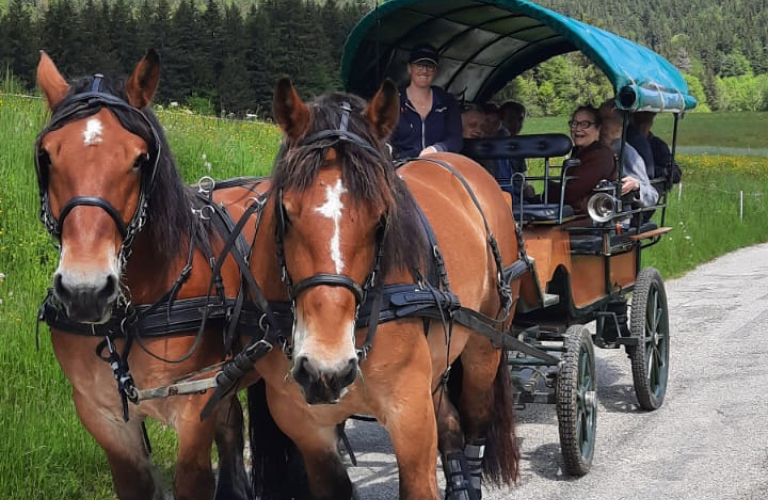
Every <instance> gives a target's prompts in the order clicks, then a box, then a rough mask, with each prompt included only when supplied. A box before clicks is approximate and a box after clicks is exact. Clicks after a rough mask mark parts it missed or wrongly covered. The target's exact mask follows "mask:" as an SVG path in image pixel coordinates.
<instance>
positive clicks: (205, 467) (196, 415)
mask: <svg viewBox="0 0 768 500" xmlns="http://www.w3.org/2000/svg"><path fill="white" fill-rule="evenodd" d="M204 404H205V400H204V397H201V396H199V395H198V396H190V397H189V398H187V400H186V401H180V407H179V409H178V410H177V411H174V412H173V414H174V416H175V418H173V420H172V421H173V422H174V424H175V427H176V432H177V433H178V436H179V449H178V455H177V459H176V473H175V475H174V478H173V495H174V500H210V499H212V498H213V495H214V487H215V478H214V475H213V468H212V467H211V448H212V446H213V439H214V435H215V432H216V423H217V419H218V418H219V415H218V412H221V411H226V410H227V409H228V408H227V405H226V404H224V405H222V406H220V407H219V408H218V409H217V410H216V411H217V414H216V415H212V416H211V417H210V418H208V419H206V420H204V421H200V412H201V411H202V409H203V405H204Z"/></svg>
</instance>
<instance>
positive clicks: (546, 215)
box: [513, 203, 573, 223]
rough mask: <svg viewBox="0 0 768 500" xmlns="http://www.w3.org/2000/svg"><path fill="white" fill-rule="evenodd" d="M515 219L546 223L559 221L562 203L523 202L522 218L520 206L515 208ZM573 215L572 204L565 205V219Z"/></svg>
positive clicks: (525, 221)
mask: <svg viewBox="0 0 768 500" xmlns="http://www.w3.org/2000/svg"><path fill="white" fill-rule="evenodd" d="M513 215H514V216H515V220H516V221H518V222H524V223H536V222H539V223H544V222H550V223H553V222H557V220H558V216H559V215H560V205H559V204H558V203H523V212H522V219H521V218H520V217H521V213H520V208H519V207H516V208H514V210H513ZM571 217H573V208H572V207H571V206H570V205H563V220H565V219H569V218H571Z"/></svg>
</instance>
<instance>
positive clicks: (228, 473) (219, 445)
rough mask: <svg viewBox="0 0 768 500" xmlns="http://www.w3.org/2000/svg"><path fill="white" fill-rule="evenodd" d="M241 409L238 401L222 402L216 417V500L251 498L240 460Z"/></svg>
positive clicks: (241, 439) (243, 442)
mask: <svg viewBox="0 0 768 500" xmlns="http://www.w3.org/2000/svg"><path fill="white" fill-rule="evenodd" d="M243 430H244V421H243V408H242V406H241V405H240V400H239V399H237V398H236V397H233V398H231V401H230V402H229V404H227V402H223V403H222V408H221V410H220V411H219V412H218V415H217V418H216V435H215V440H216V449H217V450H218V452H219V474H218V481H217V483H216V496H215V500H250V499H252V498H253V493H252V491H251V487H250V482H249V481H248V474H247V473H246V471H245V463H244V462H243V451H244V449H245V440H244V438H243Z"/></svg>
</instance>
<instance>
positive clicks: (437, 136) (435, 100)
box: [390, 86, 462, 159]
mask: <svg viewBox="0 0 768 500" xmlns="http://www.w3.org/2000/svg"><path fill="white" fill-rule="evenodd" d="M390 144H391V145H392V156H394V157H395V158H396V159H402V158H415V157H417V156H419V153H421V150H422V149H424V148H426V147H428V146H434V147H435V149H437V150H438V151H451V152H454V153H458V152H459V151H461V146H462V139H461V110H460V109H459V104H458V103H457V102H456V99H455V98H454V97H453V96H452V95H451V94H450V93H448V92H446V91H445V90H443V89H441V88H440V87H435V86H433V87H432V110H431V111H430V112H429V114H428V115H427V117H426V118H425V119H424V120H422V119H421V116H420V115H419V113H418V112H417V111H416V108H414V106H413V104H411V102H410V101H409V100H408V95H407V94H406V92H405V87H402V88H400V121H399V122H398V123H397V128H395V131H394V132H393V134H392V138H391V140H390Z"/></svg>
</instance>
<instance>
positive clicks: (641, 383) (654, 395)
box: [627, 267, 669, 411]
mask: <svg viewBox="0 0 768 500" xmlns="http://www.w3.org/2000/svg"><path fill="white" fill-rule="evenodd" d="M629 331H630V335H631V337H633V338H636V339H638V345H636V346H627V354H629V359H630V360H631V361H632V379H633V380H634V384H635V394H636V395H637V401H638V403H639V404H640V408H642V409H644V410H648V411H652V410H655V409H657V408H659V407H660V406H661V405H662V404H663V403H664V396H665V394H666V392H667V380H668V378H669V308H668V307H667V292H666V290H665V289H664V280H662V278H661V274H660V273H659V271H658V270H657V269H655V268H653V267H646V268H644V269H642V270H641V271H640V274H638V276H637V280H636V282H635V290H634V292H632V315H631V319H630V329H629Z"/></svg>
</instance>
